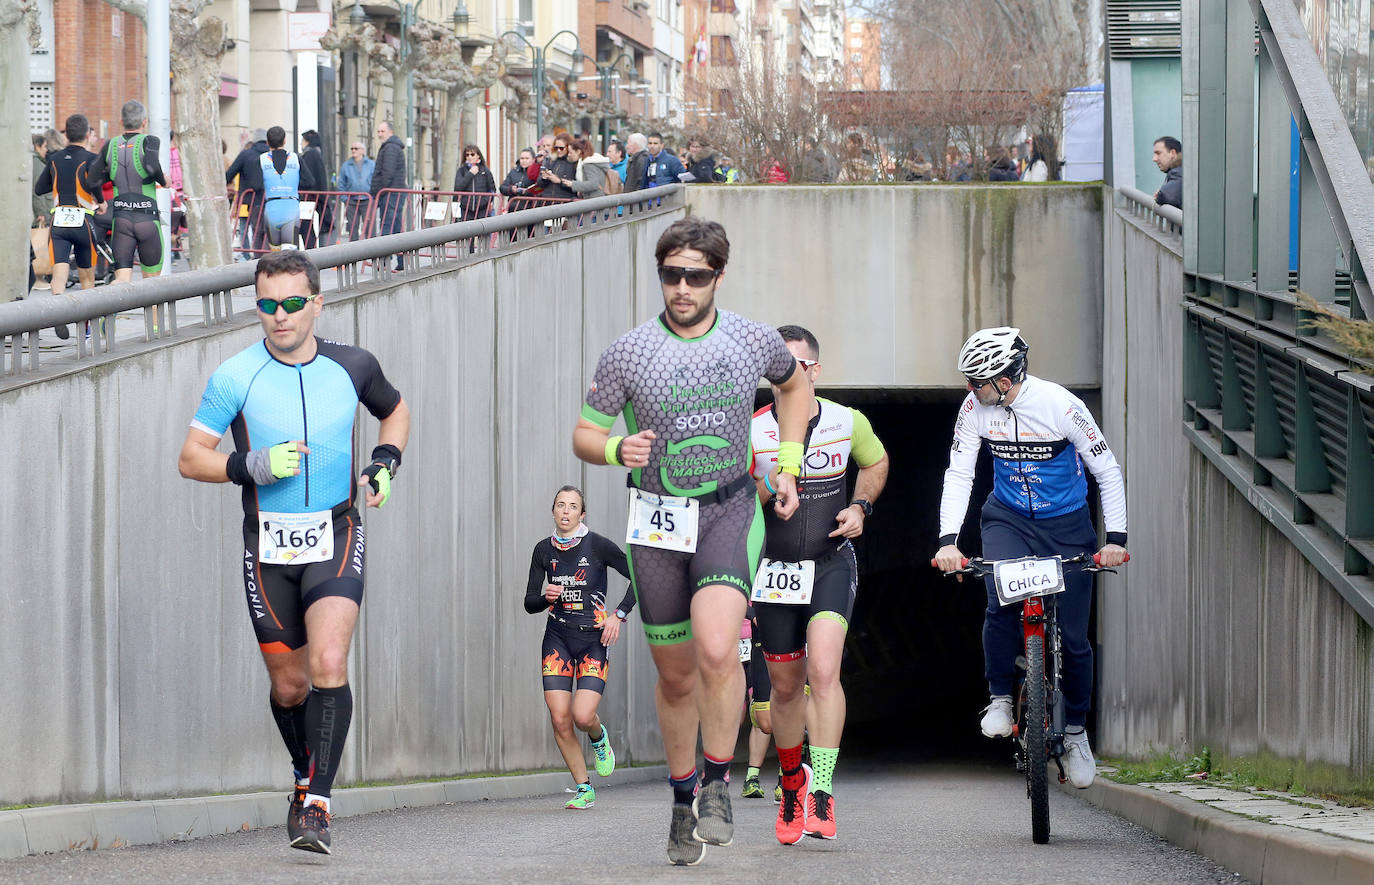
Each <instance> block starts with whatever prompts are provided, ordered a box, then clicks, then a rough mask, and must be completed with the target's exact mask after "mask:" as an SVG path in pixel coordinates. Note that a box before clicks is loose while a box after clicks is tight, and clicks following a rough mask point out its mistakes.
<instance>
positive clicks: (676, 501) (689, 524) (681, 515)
mask: <svg viewBox="0 0 1374 885" xmlns="http://www.w3.org/2000/svg"><path fill="white" fill-rule="evenodd" d="M700 513H701V504H700V502H699V501H697V500H696V499H695V498H680V497H674V496H672V495H655V494H653V493H652V492H646V491H644V490H642V489H630V517H629V522H628V524H627V525H626V526H625V543H626V544H638V545H640V546H641V547H657V548H659V549H660V550H677V551H679V552H682V553H695V552H696V550H697V518H698V516H699V515H700Z"/></svg>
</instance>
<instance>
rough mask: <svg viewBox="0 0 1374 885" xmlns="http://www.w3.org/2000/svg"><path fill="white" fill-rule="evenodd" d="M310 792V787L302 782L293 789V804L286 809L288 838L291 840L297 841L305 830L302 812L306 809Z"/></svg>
mask: <svg viewBox="0 0 1374 885" xmlns="http://www.w3.org/2000/svg"><path fill="white" fill-rule="evenodd" d="M308 792H310V788H309V787H303V786H301V785H300V784H296V787H295V789H293V790H292V791H291V805H290V806H289V807H288V808H287V809H286V838H287V841H289V842H295V841H296V839H298V838H299V837H300V835H301V833H302V832H303V830H302V829H301V813H302V812H304V811H305V794H306V793H308Z"/></svg>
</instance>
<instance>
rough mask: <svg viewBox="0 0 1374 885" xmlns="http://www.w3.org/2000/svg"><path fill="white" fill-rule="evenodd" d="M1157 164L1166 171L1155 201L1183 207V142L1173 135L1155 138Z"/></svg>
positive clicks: (1161, 169) (1164, 204)
mask: <svg viewBox="0 0 1374 885" xmlns="http://www.w3.org/2000/svg"><path fill="white" fill-rule="evenodd" d="M1153 159H1154V161H1155V165H1156V166H1158V167H1159V171H1160V172H1163V173H1164V183H1163V184H1162V185H1160V186H1159V190H1157V191H1155V202H1156V203H1158V204H1159V205H1161V206H1177V207H1178V208H1179V209H1182V208H1183V143H1182V142H1180V141H1179V140H1178V139H1177V138H1174V137H1173V136H1172V135H1165V136H1162V137H1160V138H1157V139H1155V144H1154V156H1153Z"/></svg>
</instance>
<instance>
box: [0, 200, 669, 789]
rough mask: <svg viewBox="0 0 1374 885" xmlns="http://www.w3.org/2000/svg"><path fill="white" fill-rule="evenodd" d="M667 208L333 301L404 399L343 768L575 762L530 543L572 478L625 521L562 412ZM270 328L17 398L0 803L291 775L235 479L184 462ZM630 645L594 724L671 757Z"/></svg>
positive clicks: (5, 511)
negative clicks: (208, 404)
mask: <svg viewBox="0 0 1374 885" xmlns="http://www.w3.org/2000/svg"><path fill="white" fill-rule="evenodd" d="M676 215H680V213H675V214H674V215H663V216H657V217H651V218H648V219H646V220H643V221H637V222H636V223H634V224H627V225H621V226H613V227H610V228H605V229H601V230H598V232H596V233H593V234H589V235H585V236H581V237H576V238H569V239H566V240H561V241H557V242H552V243H548V244H545V245H540V246H537V247H533V248H530V249H527V250H524V251H521V252H517V253H515V254H511V255H508V256H503V257H500V258H496V259H493V260H489V261H483V262H478V263H474V264H472V265H469V266H466V267H463V268H460V269H456V270H452V269H451V270H445V271H437V270H436V271H433V272H429V273H425V272H421V273H419V274H417V275H415V276H413V277H411V278H409V279H407V280H405V281H403V282H398V283H396V284H391V285H378V284H371V285H368V286H365V287H363V289H362V290H360V291H359V292H358V293H357V294H356V295H352V296H350V297H347V298H333V299H327V303H326V306H325V310H324V314H323V315H322V316H321V318H320V321H319V331H320V334H322V335H323V336H325V337H328V338H332V339H335V340H339V341H344V342H348V343H356V344H358V345H361V346H363V347H366V348H368V349H369V350H371V351H373V352H374V353H375V354H377V356H378V358H379V359H380V360H381V363H382V365H383V367H385V369H386V371H387V373H388V376H389V377H390V378H391V380H392V381H393V383H394V384H395V385H396V386H397V387H398V388H399V389H400V390H401V391H402V393H403V395H404V396H405V398H406V400H407V401H408V402H409V403H410V406H411V409H412V415H413V426H412V435H411V441H410V445H409V447H408V449H407V451H406V457H405V465H404V467H403V468H402V470H401V472H400V476H399V477H398V479H397V483H396V486H395V490H396V493H395V495H394V497H393V499H392V500H391V502H389V503H388V505H387V506H386V508H385V509H383V510H381V511H377V510H373V511H369V512H368V514H367V516H366V528H367V534H368V563H367V572H368V586H367V596H366V598H365V601H364V605H363V610H362V620H361V624H360V627H359V630H358V634H357V638H356V642H355V644H354V647H353V660H352V662H351V673H352V674H353V675H352V682H353V686H354V690H355V694H356V698H357V711H358V715H357V717H356V719H355V721H354V724H353V730H352V732H351V734H350V736H349V741H348V746H347V751H346V757H347V758H346V760H345V762H344V765H343V768H342V771H341V777H340V781H341V783H356V782H359V781H373V780H384V779H391V778H412V777H425V776H438V775H446V774H462V773H470V772H481V771H510V770H517V769H526V768H542V767H548V766H556V765H559V764H560V762H559V756H558V751H557V748H556V746H555V744H554V742H553V739H552V732H551V730H550V729H549V727H548V723H547V714H546V712H545V709H544V704H543V698H542V691H541V687H540V683H539V654H538V648H539V637H540V635H541V634H542V631H543V618H542V617H537V616H532V615H527V614H526V613H525V612H524V608H523V606H522V602H521V600H522V597H523V594H524V586H525V580H526V575H527V572H528V568H529V557H530V550H531V548H532V547H533V546H534V544H535V542H536V541H538V540H539V538H540V537H542V536H544V535H547V534H548V532H549V530H550V527H551V516H550V507H551V504H552V501H553V493H554V490H555V489H557V487H558V486H559V485H561V484H563V483H566V482H572V483H576V484H579V485H581V486H583V488H585V490H586V493H587V498H588V502H589V505H590V519H589V522H590V524H591V525H592V527H594V528H595V529H597V530H599V531H602V532H604V533H606V534H607V535H609V536H611V537H613V538H614V537H616V536H617V534H618V533H619V532H620V531H621V528H620V526H621V524H622V520H623V513H624V503H623V495H624V494H625V491H624V486H623V482H624V480H623V475H622V474H621V473H620V472H618V471H613V470H608V469H597V468H589V467H586V466H585V465H583V464H581V462H579V461H577V460H576V459H575V458H574V457H573V455H572V451H571V445H570V440H571V434H572V428H573V425H574V424H575V423H576V420H577V415H578V411H579V408H580V404H581V401H582V396H583V394H584V384H585V380H584V379H586V378H588V377H590V374H591V369H592V367H593V365H594V362H595V360H596V357H597V355H598V354H599V353H600V352H601V350H602V349H604V348H605V347H606V346H607V345H608V344H609V343H610V342H611V341H612V340H613V339H614V338H615V337H616V336H617V335H618V334H620V333H621V332H623V331H624V330H625V329H627V328H629V327H630V326H631V325H633V324H634V323H637V322H639V321H641V320H642V319H644V318H647V317H649V316H652V315H653V314H654V313H656V312H657V311H658V310H660V309H661V296H660V294H659V287H658V284H657V280H656V279H655V277H654V274H653V261H652V253H653V244H654V242H655V241H656V239H657V237H658V234H659V233H660V232H661V231H662V229H663V228H664V227H665V226H666V225H667V224H669V223H671V221H672V220H673V218H674V217H675V216H676ZM645 305H647V307H646V306H645ZM260 338H261V334H260V330H259V327H258V326H257V324H256V323H255V322H254V323H253V324H252V325H247V324H244V325H240V326H238V327H236V328H232V329H228V330H224V331H216V332H212V333H204V332H201V333H199V334H197V333H194V332H192V333H189V334H187V335H185V336H184V337H181V338H179V339H177V340H176V341H175V342H174V343H170V344H167V345H164V346H156V347H152V348H149V349H148V350H146V351H144V352H141V353H136V354H133V355H129V356H124V357H121V358H119V359H117V360H113V361H109V362H104V363H98V364H92V365H88V366H86V367H84V368H82V369H81V370H78V371H74V372H71V373H68V374H65V375H61V376H59V377H56V378H51V379H49V380H44V381H41V382H36V383H34V384H30V385H28V386H25V387H20V388H18V389H14V390H10V391H7V392H5V393H2V394H0V428H3V432H0V461H3V463H6V464H9V465H11V466H12V467H13V468H14V471H15V472H14V473H13V474H12V483H13V485H12V487H11V493H10V494H8V495H5V496H3V500H0V545H3V550H2V551H0V553H2V555H0V588H3V592H0V624H3V625H4V632H3V638H0V669H2V670H3V672H5V673H6V674H7V676H6V678H5V679H3V680H0V710H3V711H4V715H3V716H0V747H4V748H5V752H4V754H3V756H0V805H4V804H11V803H37V802H53V801H75V800H83V799H102V798H115V797H118V798H146V797H158V796H177V795H196V794H205V793H215V792H237V791H244V790H251V789H256V788H261V787H265V786H282V785H284V784H285V783H286V782H287V776H288V775H289V773H290V769H289V761H288V760H287V758H286V755H285V752H284V751H283V749H282V747H281V742H280V738H279V737H278V736H277V734H276V730H275V727H274V726H273V724H272V721H271V717H270V716H269V715H268V712H267V709H266V704H267V690H268V687H267V679H266V675H265V673H264V672H263V667H262V663H261V661H260V656H259V654H258V651H257V647H256V644H255V642H254V640H253V636H252V632H251V630H250V628H249V624H248V616H247V612H246V606H245V603H244V599H243V585H242V581H241V578H240V569H241V567H240V562H241V558H242V545H241V541H240V540H239V539H238V528H237V526H238V524H239V523H240V521H241V519H242V512H241V510H240V509H239V504H238V495H237V490H236V489H234V488H232V487H230V486H226V485H205V484H201V483H193V482H190V481H188V480H184V479H182V478H181V477H180V476H179V475H178V473H177V469H176V460H177V453H178V451H179V450H180V447H181V443H182V441H183V439H184V438H185V434H186V426H187V424H188V422H189V421H190V418H191V415H192V414H193V413H194V411H195V409H196V406H197V404H198V403H199V400H200V395H201V391H202V390H203V388H204V384H205V381H206V379H207V378H208V377H209V375H210V373H211V372H212V371H213V370H214V369H215V367H216V366H218V365H219V363H220V362H221V361H223V360H224V359H225V358H227V357H228V356H230V355H232V354H233V353H235V352H237V351H238V350H240V349H242V348H244V347H246V346H248V345H249V344H251V343H253V342H254V341H256V340H259V339H260ZM361 425H362V430H361V433H360V436H359V439H358V442H357V447H358V449H359V450H360V451H361V452H363V453H364V454H365V453H366V452H368V451H370V450H371V447H372V445H373V444H375V441H376V433H377V430H376V422H375V421H374V420H372V419H371V417H370V416H365V420H363V421H362V422H361ZM611 579H612V587H611V591H610V592H611V593H612V594H616V595H617V597H618V594H620V593H623V592H624V587H625V584H624V581H623V580H622V579H621V578H620V577H619V576H618V575H614V574H613V575H612V576H611ZM631 627H632V628H637V627H638V619H637V618H633V619H632V621H631ZM624 636H625V638H624V639H623V640H622V642H621V644H620V645H618V646H617V647H616V648H615V649H614V650H613V653H612V657H611V679H610V683H611V684H610V688H609V690H608V692H607V697H606V701H605V703H604V704H603V705H602V708H601V713H602V716H603V718H604V719H605V720H606V722H607V724H608V726H609V727H610V728H611V730H612V732H613V733H614V734H616V735H617V743H616V749H617V753H618V754H619V755H620V756H621V758H622V759H625V760H656V759H660V758H662V747H661V744H660V740H659V736H658V733H657V724H656V720H655V716H654V712H653V710H654V708H653V703H654V700H653V683H652V679H651V674H652V667H651V665H650V663H649V657H648V651H647V646H646V644H645V643H644V640H643V638H642V634H641V633H640V632H639V630H638V629H631V630H629V631H627V632H626V633H625V634H624Z"/></svg>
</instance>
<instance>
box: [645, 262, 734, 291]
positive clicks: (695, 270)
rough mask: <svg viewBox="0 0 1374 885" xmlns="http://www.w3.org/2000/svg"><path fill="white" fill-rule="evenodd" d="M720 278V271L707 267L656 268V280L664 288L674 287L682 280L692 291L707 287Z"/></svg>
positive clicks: (666, 266) (661, 266)
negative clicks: (657, 279)
mask: <svg viewBox="0 0 1374 885" xmlns="http://www.w3.org/2000/svg"><path fill="white" fill-rule="evenodd" d="M718 276H720V271H718V270H715V269H713V268H709V267H674V266H673V265H671V264H660V265H659V266H658V278H659V280H660V281H661V282H662V283H663V284H664V285H665V286H676V285H677V284H678V283H680V282H682V281H683V280H686V281H687V285H689V286H691V287H692V288H694V289H700V288H701V287H702V286H706V285H709V284H710V282H711V281H712V280H714V279H715V278H716V277H718Z"/></svg>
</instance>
